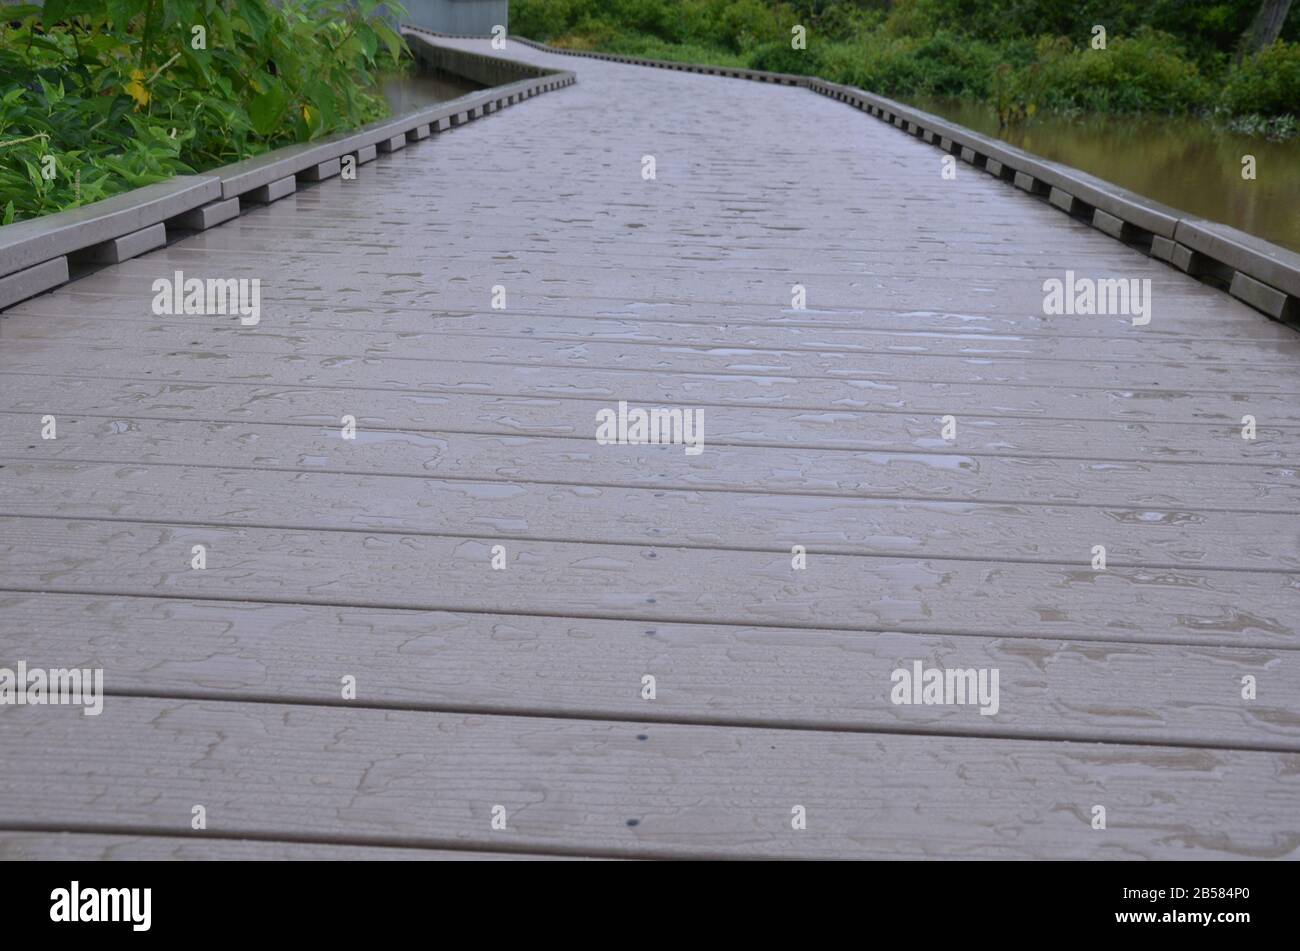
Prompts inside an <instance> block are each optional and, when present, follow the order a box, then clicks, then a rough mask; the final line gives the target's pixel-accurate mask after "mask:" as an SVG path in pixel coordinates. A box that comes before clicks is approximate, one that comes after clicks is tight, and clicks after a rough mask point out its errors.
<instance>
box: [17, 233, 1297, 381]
mask: <svg viewBox="0 0 1300 951" xmlns="http://www.w3.org/2000/svg"><path fill="white" fill-rule="evenodd" d="M246 220H247V219H245V218H239V219H237V220H235V221H233V222H230V223H228V224H226V225H224V226H223V228H222V229H220V231H226V230H227V229H230V228H239V227H243V225H244V224H245V222H246ZM331 227H333V225H331ZM357 227H361V224H360V223H358V224H357ZM212 233H213V232H205V233H203V234H196V235H191V236H189V237H187V238H186V239H185V241H184V242H182V245H185V246H188V245H190V244H192V243H194V242H197V241H199V240H201V239H202V238H204V237H206V236H207V235H208V234H212ZM218 233H219V232H218ZM262 233H265V232H262ZM349 234H351V230H350V229H349ZM276 237H277V240H276V241H275V242H274V244H275V245H276V246H282V245H283V244H284V242H286V241H298V242H315V241H319V240H320V237H319V235H318V234H317V232H316V231H314V230H313V229H312V228H309V227H304V228H299V229H293V230H292V231H289V232H287V233H285V234H283V235H277V236H276ZM244 240H247V238H245V239H244ZM355 240H356V239H355V238H350V239H349V242H350V243H349V244H348V245H347V247H348V248H349V249H350V250H351V251H352V252H354V253H360V251H361V250H362V249H364V247H365V246H362V248H358V246H357V245H356V243H355ZM424 240H430V241H440V242H445V243H447V244H450V245H458V244H461V243H463V242H465V241H468V240H469V239H468V237H467V236H466V235H463V234H461V233H460V232H458V231H449V232H445V233H444V232H439V231H437V230H436V229H435V230H433V231H431V232H430V233H428V234H426V235H425V236H424ZM515 240H518V238H517V236H516V238H515ZM182 245H173V247H180V246H182ZM386 247H387V246H386V245H382V244H380V245H378V248H379V250H380V251H381V252H382V251H383V250H384V249H385V248H386ZM504 250H505V249H504V246H503V245H498V246H497V247H496V249H495V251H492V250H489V251H485V252H484V253H485V254H492V253H497V254H500V253H504ZM268 253H269V251H268ZM209 254H212V255H213V256H214V257H216V258H217V260H216V261H214V262H213V265H214V266H219V261H220V249H217V251H216V252H209ZM990 266H991V267H996V266H1001V265H1000V264H991V265H990ZM86 286H87V285H86V284H85V282H84V281H79V282H77V283H76V284H74V285H71V286H69V287H67V288H63V289H61V290H59V291H57V292H55V293H53V294H51V295H47V296H43V297H41V298H39V299H34V300H32V301H28V302H25V303H23V304H22V305H20V306H18V307H15V308H14V310H13V312H14V313H21V314H47V315H49V314H55V315H58V316H76V315H80V314H84V313H86V312H87V311H90V312H91V313H93V314H96V315H100V314H102V315H104V316H110V317H111V316H120V315H122V314H135V315H137V316H141V317H143V316H146V315H148V314H149V311H148V309H147V304H148V301H150V300H152V293H150V292H148V290H149V289H148V285H147V284H144V285H139V284H137V285H136V286H135V287H134V289H132V290H129V291H122V292H107V291H89V290H86V289H85V288H86ZM520 293H523V294H528V291H527V288H526V287H525V288H519V289H516V295H518V294H520ZM1206 293H1207V294H1217V293H1218V292H1217V291H1210V290H1207V291H1206ZM1215 299H1216V298H1210V299H1207V300H1206V301H1203V302H1201V305H1200V306H1199V308H1198V309H1197V310H1196V311H1195V313H1198V314H1200V315H1201V316H1202V317H1204V318H1205V319H1198V320H1197V321H1195V322H1194V323H1193V325H1192V326H1191V327H1189V328H1185V329H1183V330H1182V331H1179V330H1178V329H1177V328H1175V327H1171V326H1168V325H1166V324H1164V323H1153V324H1148V325H1147V326H1145V327H1133V326H1132V318H1130V317H1126V316H1123V315H1114V316H1097V317H1095V318H1093V319H1091V320H1088V321H1078V320H1075V319H1074V317H1073V316H1046V315H1042V314H1038V313H1032V312H1031V313H1027V314H1026V313H1021V314H1014V315H1013V314H1008V313H991V314H978V315H977V314H970V313H966V312H964V311H962V310H960V309H953V310H934V309H923V310H916V309H913V310H908V309H889V308H885V307H881V306H880V305H879V304H872V305H871V306H862V305H861V304H860V303H859V304H857V305H855V306H840V307H830V306H828V305H826V304H825V303H823V302H820V301H817V300H816V299H815V298H814V299H813V301H812V303H810V305H809V309H808V310H804V311H795V310H792V309H791V308H790V307H789V299H788V297H787V298H786V299H785V300H783V301H781V302H776V303H774V302H771V301H767V302H761V303H758V302H753V303H737V302H735V301H726V300H713V299H709V298H704V299H700V300H671V299H666V298H659V299H655V300H636V299H629V298H625V297H620V296H617V295H607V296H595V295H586V294H573V295H568V296H565V297H558V296H555V297H552V296H539V295H535V294H528V300H527V302H526V303H525V302H523V299H522V298H519V297H518V296H514V295H512V296H511V297H510V299H509V300H510V310H509V313H511V314H520V315H537V316H545V315H560V316H578V317H626V318H636V319H638V320H646V321H651V320H658V319H663V320H674V321H686V320H695V321H698V322H704V323H708V324H710V325H711V326H716V325H717V324H718V323H719V322H720V320H721V323H723V324H724V325H728V326H729V325H732V324H736V323H740V324H745V323H750V324H768V323H771V324H777V325H781V326H786V325H792V326H818V327H822V326H827V327H861V328H862V329H864V330H875V331H881V330H883V331H894V332H897V331H898V330H900V329H907V330H914V331H917V332H951V333H959V334H967V335H970V336H971V337H972V338H973V339H974V338H978V337H980V336H984V335H990V334H991V335H998V334H1012V335H1023V336H1030V335H1033V336H1049V337H1051V336H1065V337H1086V338H1096V337H1104V338H1106V339H1117V338H1118V339H1123V338H1125V337H1128V336H1130V335H1133V336H1137V337H1138V338H1139V339H1141V340H1152V341H1155V340H1183V339H1187V340H1206V341H1210V340H1232V341H1238V342H1242V343H1248V342H1250V341H1267V342H1269V343H1273V344H1277V345H1281V346H1285V345H1287V344H1288V343H1289V342H1292V341H1294V339H1295V337H1294V333H1295V332H1294V331H1292V330H1290V329H1289V328H1285V327H1278V326H1276V325H1274V324H1266V325H1265V326H1262V327H1261V326H1259V325H1258V324H1259V321H1258V314H1255V313H1253V312H1250V313H1249V320H1250V323H1248V324H1245V325H1243V324H1241V323H1239V322H1234V321H1229V322H1227V323H1226V324H1221V323H1219V322H1217V321H1216V320H1215V319H1214V318H1215V316H1216V308H1215V307H1214V305H1213V301H1214V300H1215ZM1218 299H1221V297H1220V298H1218ZM262 304H263V311H264V313H265V314H266V315H267V319H268V322H271V321H274V323H275V324H276V326H280V327H284V326H288V325H289V324H290V323H293V322H304V321H308V322H315V321H326V322H328V321H329V319H330V317H331V315H332V314H335V313H340V312H341V313H344V314H351V315H352V316H353V317H354V318H355V317H357V316H361V315H364V316H365V317H366V318H367V325H369V326H376V325H373V324H370V320H371V319H372V318H373V319H378V318H381V317H383V316H384V315H386V314H410V315H425V316H427V315H429V314H430V313H431V311H432V312H433V313H444V312H452V313H460V314H465V313H473V312H476V311H481V310H483V309H484V307H485V305H484V298H483V295H482V294H481V293H473V294H471V293H469V292H461V291H459V290H458V288H456V287H449V288H447V290H446V292H445V293H444V294H443V295H441V296H440V299H439V300H438V301H436V302H428V301H423V300H421V301H411V300H406V299H405V298H404V296H403V295H392V294H387V295H385V296H384V298H383V299H382V300H376V299H375V298H374V297H371V298H367V299H361V298H359V297H355V295H348V294H340V295H338V296H337V297H336V298H335V299H332V300H326V299H324V298H323V297H322V296H320V295H319V294H316V295H312V294H311V293H310V292H309V291H308V290H298V289H295V290H293V291H292V292H288V291H285V290H283V289H281V290H279V291H277V293H276V294H275V295H268V299H266V300H264V301H263V302H262ZM421 305H423V306H421ZM431 305H432V306H431ZM1189 307H1190V305H1189ZM1243 310H1249V309H1248V308H1243ZM1184 312H1187V311H1184ZM196 319H199V320H202V319H203V318H196ZM409 319H415V318H414V317H412V318H409ZM355 325H356V321H355V319H354V320H353V321H352V326H355ZM326 326H328V323H327V324H326ZM396 329H401V328H400V327H399V328H396ZM1205 349H1206V353H1205V354H1203V356H1208V357H1212V356H1213V353H1214V348H1213V347H1207V348H1205Z"/></svg>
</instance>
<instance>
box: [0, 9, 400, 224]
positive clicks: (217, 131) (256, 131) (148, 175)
mask: <svg viewBox="0 0 1300 951" xmlns="http://www.w3.org/2000/svg"><path fill="white" fill-rule="evenodd" d="M378 7H379V0H359V2H358V3H356V4H353V3H350V2H347V0H283V2H270V0H166V2H163V0H47V2H46V4H45V6H44V8H43V9H42V8H39V7H33V6H23V7H7V8H5V14H4V15H5V17H6V22H5V23H3V24H0V128H2V129H3V130H4V131H3V132H2V133H0V208H2V209H3V219H0V220H4V221H5V222H8V221H12V220H16V219H19V218H26V217H33V216H35V215H40V214H46V213H48V212H51V211H57V210H60V209H62V208H67V207H72V206H75V205H79V204H85V203H86V202H89V201H95V200H97V199H99V198H103V197H106V196H108V195H112V194H116V193H118V192H121V191H125V190H127V189H129V188H134V187H137V186H139V185H145V184H149V183H150V182H156V181H161V180H163V179H166V178H168V177H170V176H172V175H175V174H177V173H183V172H192V171H201V170H204V169H209V168H213V167H215V166H218V165H222V164H225V163H228V162H231V161H234V160H237V159H239V158H243V157H246V156H249V155H255V154H257V153H260V152H264V151H266V150H268V149H271V148H275V147H277V146H280V145H284V144H286V143H290V142H302V141H306V140H309V139H313V138H316V137H318V136H322V135H326V134H328V133H330V132H334V131H337V130H339V129H346V128H352V127H355V126H357V125H361V124H363V123H365V122H367V121H370V120H372V119H376V118H379V117H381V116H383V115H384V114H386V112H387V106H386V104H385V102H384V99H383V97H382V95H380V94H379V93H378V92H373V91H371V90H369V89H368V88H367V86H368V83H367V77H369V76H371V75H373V74H374V73H375V72H376V71H377V70H378V69H380V68H383V67H388V66H393V65H395V64H396V63H397V61H398V58H399V56H400V55H401V54H402V52H403V51H404V49H405V44H404V43H403V42H402V40H401V38H400V37H399V36H398V35H397V34H396V33H395V32H394V31H393V30H392V29H391V28H389V27H388V26H387V25H385V24H384V23H383V22H382V21H381V20H380V19H379V17H378V16H377V10H378ZM389 9H390V10H391V9H393V7H392V5H391V4H390V5H389ZM51 158H52V159H53V163H54V175H53V177H52V178H47V177H46V175H44V174H42V172H44V171H45V170H46V169H47V168H48V167H49V162H50V159H51Z"/></svg>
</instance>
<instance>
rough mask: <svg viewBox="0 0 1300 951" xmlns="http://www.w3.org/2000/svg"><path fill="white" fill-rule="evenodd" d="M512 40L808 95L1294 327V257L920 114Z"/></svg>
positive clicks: (824, 89) (800, 81)
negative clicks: (929, 148) (877, 123)
mask: <svg viewBox="0 0 1300 951" xmlns="http://www.w3.org/2000/svg"><path fill="white" fill-rule="evenodd" d="M421 32H425V33H429V32H430V31H427V30H424V31H421ZM431 35H434V36H447V37H448V38H459V39H473V38H475V37H452V36H450V35H449V34H431ZM480 38H481V37H480ZM510 39H511V41H513V42H517V43H522V44H524V45H525V46H531V47H533V48H534V49H538V50H541V51H543V52H546V53H555V54H558V55H561V56H580V57H585V58H588V59H601V60H608V61H610V62H616V63H627V64H629V65H635V66H649V67H652V68H655V69H670V70H678V71H684V72H693V73H703V74H706V75H710V76H727V77H731V78H735V79H747V80H751V81H755V82H766V83H774V84H777V85H787V86H801V87H803V88H805V89H810V90H812V91H813V92H815V93H818V94H819V95H823V96H829V97H830V98H832V99H835V100H837V101H839V102H843V103H845V104H846V105H850V106H852V107H853V108H855V109H858V110H861V111H863V112H866V113H868V114H869V115H872V116H875V117H876V118H878V119H881V120H882V121H885V122H888V123H889V124H891V125H893V126H894V127H896V128H898V129H899V130H901V131H903V132H906V133H908V134H909V135H912V136H915V137H919V138H921V139H922V140H924V141H925V142H927V143H929V144H931V145H935V146H937V147H939V148H940V149H942V150H943V151H944V152H947V153H949V154H951V155H954V156H957V157H959V158H960V159H961V160H962V161H964V162H966V163H967V164H969V165H972V166H974V167H976V168H980V169H983V170H984V171H986V172H988V173H989V174H990V175H992V176H993V177H995V178H997V179H999V180H1001V181H1004V182H1007V183H1008V184H1011V185H1014V186H1015V187H1017V188H1020V189H1021V190H1023V191H1025V192H1026V193H1028V194H1031V195H1034V196H1036V197H1039V198H1042V199H1043V200H1044V201H1047V202H1049V203H1050V204H1052V205H1054V206H1055V207H1057V208H1059V209H1061V210H1062V211H1064V212H1066V213H1067V214H1069V215H1070V216H1071V217H1074V218H1076V219H1079V220H1082V221H1086V222H1088V223H1089V224H1091V225H1092V226H1093V227H1094V228H1097V229H1098V230H1100V231H1102V232H1104V233H1105V234H1108V235H1110V236H1111V237H1113V238H1115V239H1116V240H1119V241H1122V242H1123V243H1125V244H1127V245H1129V246H1130V247H1134V248H1136V249H1138V250H1140V251H1142V252H1144V253H1146V254H1148V255H1149V256H1151V257H1154V258H1156V259H1158V260H1161V261H1164V262H1165V263H1167V264H1169V265H1170V266H1172V267H1176V268H1178V269H1179V270H1181V271H1183V272H1184V273H1186V274H1189V275H1191V276H1192V277H1195V278H1198V279H1200V280H1202V281H1204V282H1206V283H1208V284H1211V285H1213V286H1215V287H1217V288H1219V289H1220V290H1224V291H1227V292H1228V293H1229V294H1231V295H1232V296H1233V297H1235V298H1237V299H1238V300H1241V301H1243V302H1244V303H1246V304H1249V305H1250V306H1251V307H1253V308H1255V309H1256V310H1258V311H1261V312H1262V313H1264V314H1265V315H1267V316H1268V317H1270V318H1272V319H1273V320H1278V321H1281V322H1283V323H1286V324H1289V325H1291V326H1293V327H1297V328H1300V254H1297V253H1295V252H1294V251H1290V250H1288V249H1287V248H1283V247H1280V246H1279V245H1276V244H1273V243H1272V242H1269V241H1265V240H1263V239H1262V238H1257V237H1255V236H1254V235H1250V234H1246V233H1245V232H1242V231H1238V230H1237V229H1235V228H1232V227H1230V226H1228V225H1225V224H1221V223H1219V222H1215V221H1206V220H1203V219H1200V218H1197V217H1195V216H1192V215H1189V214H1188V213H1187V212H1184V211H1181V210H1180V209H1177V208H1172V207H1170V206H1168V205H1164V204H1161V203H1160V202H1158V201H1154V200H1153V199H1150V198H1147V197H1145V196H1143V195H1139V194H1137V193H1135V192H1131V191H1129V190H1128V189H1125V188H1121V187H1120V186H1118V185H1115V184H1112V183H1111V182H1108V181H1105V180H1103V179H1100V178H1097V177H1095V176H1093V175H1089V174H1088V173H1087V172H1083V171H1080V170H1079V169H1076V168H1072V167H1070V166H1068V165H1063V164H1061V163H1058V162H1052V161H1049V160H1047V159H1044V158H1041V157H1039V156H1036V155H1033V154H1032V153H1029V152H1025V151H1024V150H1022V149H1018V148H1016V147H1015V146H1013V145H1010V144H1008V143H1006V142H1002V141H1001V140H999V139H994V138H990V137H988V136H985V135H981V134H980V133H978V132H975V131H973V130H971V129H967V128H966V127H965V126H961V125H958V124H956V123H953V122H949V121H947V120H944V119H940V118H939V117H937V116H934V115H931V114H930V113H928V112H924V111H922V110H920V109H914V108H912V107H911V106H907V105H904V104H903V103H900V102H896V101H895V100H892V99H888V98H886V97H884V96H878V95H875V94H874V93H869V92H866V91H864V90H862V89H859V88H857V87H856V86H845V85H841V84H839V83H832V82H828V81H827V80H824V79H821V78H820V77H816V76H798V75H793V74H790V73H773V72H766V71H763V70H755V69H739V68H734V67H725V66H707V65H702V64H697V63H676V62H672V61H670V60H658V59H649V58H647V57H639V56H622V55H618V54H615V53H596V52H592V51H589V50H568V49H561V48H559V47H554V46H548V45H546V44H545V43H539V42H537V41H535V40H529V39H525V38H523V37H518V36H512V37H510Z"/></svg>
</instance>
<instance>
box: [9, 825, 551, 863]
mask: <svg viewBox="0 0 1300 951" xmlns="http://www.w3.org/2000/svg"><path fill="white" fill-rule="evenodd" d="M569 858H570V857H569V856H555V855H547V854H546V853H539V854H530V853H526V852H522V853H521V852H488V851H477V850H476V851H471V850H460V851H458V850H454V849H418V848H394V847H387V848H386V847H384V846H375V845H329V844H326V843H315V842H284V841H276V840H267V841H261V840H256V839H219V838H216V837H214V836H205V835H200V834H195V833H191V834H190V835H188V836H185V835H170V836H167V835H109V834H105V833H99V832H54V833H49V832H16V831H7V830H4V829H0V862H14V861H25V862H175V861H190V862H271V861H274V862H484V861H487V862H493V861H495V862H500V861H512V862H517V861H538V860H555V859H569Z"/></svg>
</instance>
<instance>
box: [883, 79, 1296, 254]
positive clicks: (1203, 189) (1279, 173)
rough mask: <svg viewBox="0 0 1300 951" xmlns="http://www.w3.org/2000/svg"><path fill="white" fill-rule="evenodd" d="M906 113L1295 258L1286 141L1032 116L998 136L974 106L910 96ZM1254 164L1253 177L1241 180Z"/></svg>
mask: <svg viewBox="0 0 1300 951" xmlns="http://www.w3.org/2000/svg"><path fill="white" fill-rule="evenodd" d="M906 101H907V102H909V103H910V104H912V105H914V106H916V107H917V108H919V109H924V110H926V111H927V112H932V113H934V114H935V115H937V116H942V117H943V118H945V119H949V120H951V121H953V122H960V123H961V124H962V125H964V126H966V127H967V128H970V129H974V130H975V131H977V132H981V133H983V134H984V135H991V136H996V137H997V138H999V139H1002V140H1003V141H1004V142H1010V143H1011V144H1012V145H1014V146H1017V147H1018V148H1022V149H1025V150H1026V151H1029V152H1033V153H1034V154H1035V155H1041V156H1043V158H1046V159H1051V160H1052V161H1054V162H1063V163H1065V164H1067V165H1072V166H1074V167H1075V168H1078V169H1082V170H1083V171H1085V172H1090V173H1091V174H1093V175H1097V176H1100V177H1101V178H1104V179H1106V180H1107V181H1110V182H1114V183H1115V184H1116V185H1121V186H1123V187H1124V188H1128V189H1131V190H1133V191H1135V192H1138V193H1139V194H1142V195H1147V196H1148V197H1151V198H1154V199H1156V200H1157V201H1161V202H1164V203H1165V204H1167V205H1172V206H1173V207H1175V208H1181V209H1182V210H1184V211H1188V212H1191V213H1192V214H1194V215H1198V216H1200V217H1202V218H1209V219H1210V220H1212V221H1221V222H1223V223H1224V224H1228V225H1232V227H1234V228H1240V229H1241V230H1242V231H1246V232H1249V233H1250V234H1254V235H1258V236H1259V237H1261V238H1264V239H1266V240H1268V241H1272V242H1275V243H1276V244H1280V245H1282V246H1283V247H1287V248H1290V249H1291V250H1293V251H1300V214H1297V209H1300V138H1296V139H1291V140H1290V141H1287V142H1273V141H1270V140H1268V139H1264V138H1258V137H1254V136H1248V135H1240V134H1237V133H1233V132H1226V131H1222V130H1218V129H1215V128H1213V127H1212V126H1210V125H1209V124H1208V123H1206V122H1203V121H1201V120H1198V119H1193V118H1187V117H1169V116H1142V117H1136V116H1132V117H1121V116H1105V117H1096V118H1090V119H1085V120H1077V119H1067V118H1063V117H1053V116H1046V117H1039V118H1036V119H1035V120H1034V121H1033V122H1031V123H1029V124H1027V125H1022V126H1017V127H1015V128H1011V129H999V128H998V120H997V115H996V114H995V113H994V112H993V110H992V109H991V108H989V107H988V106H986V105H983V104H981V103H972V102H960V101H956V100H951V99H943V98H931V97H917V98H912V99H908V100H906ZM1245 155H1253V156H1255V164H1256V178H1255V180H1254V181H1248V180H1245V179H1243V178H1242V177H1241V169H1242V157H1243V156H1245Z"/></svg>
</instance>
